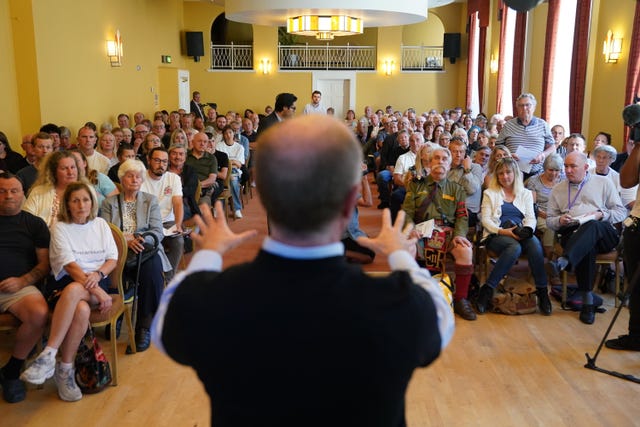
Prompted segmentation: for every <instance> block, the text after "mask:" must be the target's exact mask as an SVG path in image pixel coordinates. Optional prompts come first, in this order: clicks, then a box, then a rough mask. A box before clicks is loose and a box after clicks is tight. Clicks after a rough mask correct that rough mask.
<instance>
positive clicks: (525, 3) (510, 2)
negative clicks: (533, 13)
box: [503, 0, 542, 12]
mask: <svg viewBox="0 0 640 427" xmlns="http://www.w3.org/2000/svg"><path fill="white" fill-rule="evenodd" d="M503 1H504V4H506V5H507V6H508V7H510V8H511V9H513V10H515V11H516V12H527V11H529V10H531V9H533V8H534V7H536V6H537V5H539V4H540V3H542V0H503Z"/></svg>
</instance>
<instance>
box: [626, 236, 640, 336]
mask: <svg viewBox="0 0 640 427" xmlns="http://www.w3.org/2000/svg"><path fill="white" fill-rule="evenodd" d="M639 263H640V229H639V228H638V227H636V226H631V227H627V228H625V230H624V273H625V275H626V276H627V280H629V283H628V284H627V286H632V290H631V297H630V298H629V334H630V335H633V336H636V337H639V338H640V283H637V282H639V281H640V280H638V281H636V283H631V282H630V281H631V279H632V278H633V276H634V275H635V274H636V272H637V270H638V268H639V265H638V264H639Z"/></svg>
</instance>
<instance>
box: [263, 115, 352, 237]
mask: <svg viewBox="0 0 640 427" xmlns="http://www.w3.org/2000/svg"><path fill="white" fill-rule="evenodd" d="M258 146H259V150H257V151H256V185H257V188H258V192H259V193H260V198H261V200H262V203H263V204H264V206H265V208H266V210H267V213H268V215H269V220H270V221H271V222H272V223H273V224H275V225H278V226H280V227H283V228H284V229H286V230H288V231H289V232H293V233H305V232H313V231H318V230H319V229H321V228H322V227H324V226H326V225H328V224H329V223H330V222H331V221H332V220H334V219H335V218H337V217H339V216H340V215H341V214H343V213H344V212H343V210H344V207H345V203H347V202H348V199H349V196H350V195H351V194H352V192H353V189H354V187H355V186H356V185H357V184H358V182H359V180H360V175H361V173H362V172H361V170H362V169H361V167H360V166H361V163H362V148H361V147H360V145H359V144H358V142H357V141H356V139H355V137H354V135H353V133H352V132H351V131H350V130H349V129H348V128H347V127H346V126H345V125H344V123H342V122H341V121H338V120H336V119H334V118H331V117H328V116H320V115H308V116H302V117H300V118H296V119H292V120H287V121H283V122H281V123H279V124H277V125H275V126H272V127H271V128H269V129H268V130H267V131H265V132H264V133H263V134H262V135H260V138H259V140H258Z"/></svg>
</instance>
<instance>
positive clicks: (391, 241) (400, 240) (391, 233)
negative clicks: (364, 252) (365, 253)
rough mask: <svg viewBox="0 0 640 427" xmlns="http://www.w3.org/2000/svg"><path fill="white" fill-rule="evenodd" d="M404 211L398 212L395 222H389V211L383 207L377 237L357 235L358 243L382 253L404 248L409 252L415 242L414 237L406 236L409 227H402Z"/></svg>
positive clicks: (388, 253)
mask: <svg viewBox="0 0 640 427" xmlns="http://www.w3.org/2000/svg"><path fill="white" fill-rule="evenodd" d="M404 217H405V212H404V211H400V212H398V217H397V218H396V222H395V224H391V211H389V209H385V210H383V211H382V228H381V229H380V233H379V234H378V236H377V237H374V238H370V237H364V236H363V237H358V243H360V244H361V245H362V246H364V247H366V248H369V249H371V250H372V251H375V252H379V253H381V254H383V255H390V254H391V253H393V252H395V251H397V250H406V251H408V252H411V249H412V247H414V246H415V244H416V240H417V238H416V237H414V236H415V235H414V236H413V237H408V236H409V235H410V232H411V227H412V226H408V227H407V228H406V229H405V230H403V229H402V226H403V224H404Z"/></svg>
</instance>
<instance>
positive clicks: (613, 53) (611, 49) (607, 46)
mask: <svg viewBox="0 0 640 427" xmlns="http://www.w3.org/2000/svg"><path fill="white" fill-rule="evenodd" d="M621 52H622V37H619V38H615V37H614V36H613V31H611V30H609V31H607V37H606V38H605V39H604V47H603V49H602V53H603V54H604V62H605V63H612V64H615V63H617V62H618V59H620V53H621Z"/></svg>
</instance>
